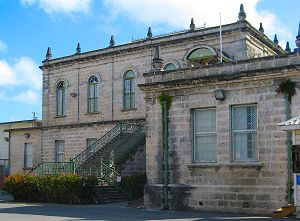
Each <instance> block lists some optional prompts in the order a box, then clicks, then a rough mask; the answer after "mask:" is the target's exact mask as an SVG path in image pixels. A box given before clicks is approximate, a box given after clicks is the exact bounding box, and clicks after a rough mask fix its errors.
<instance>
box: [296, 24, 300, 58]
mask: <svg viewBox="0 0 300 221" xmlns="http://www.w3.org/2000/svg"><path fill="white" fill-rule="evenodd" d="M295 43H296V45H297V47H298V49H297V50H298V51H299V52H300V22H299V28H298V35H297V36H296V41H295Z"/></svg>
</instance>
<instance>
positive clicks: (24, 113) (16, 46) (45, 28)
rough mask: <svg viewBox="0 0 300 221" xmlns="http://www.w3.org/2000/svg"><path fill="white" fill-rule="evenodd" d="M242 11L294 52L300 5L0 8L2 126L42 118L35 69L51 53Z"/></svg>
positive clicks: (214, 2) (29, 2) (19, 3)
mask: <svg viewBox="0 0 300 221" xmlns="http://www.w3.org/2000/svg"><path fill="white" fill-rule="evenodd" d="M241 3H244V7H245V11H246V13H247V20H248V21H250V22H251V23H252V25H253V26H254V27H257V28H258V27H259V22H263V26H264V29H265V33H266V34H267V35H268V36H269V37H270V38H271V39H273V38H274V34H275V33H276V34H277V35H278V39H279V43H280V45H281V46H282V47H284V48H285V44H286V41H289V42H290V45H291V48H292V49H294V48H295V47H296V46H295V37H296V35H297V31H298V26H299V21H300V13H299V8H300V1H299V0H285V1H283V0H247V1H241V0H226V1H224V0H210V1H205V0H185V1H183V0H151V1H150V0H0V122H6V121H14V120H25V119H32V112H36V113H37V116H38V117H39V119H41V116H42V107H41V103H42V99H41V87H42V72H41V70H39V68H38V66H39V65H41V62H42V60H44V58H45V53H46V49H47V47H48V46H51V48H52V54H53V57H54V58H57V57H62V56H67V55H70V54H73V53H74V52H75V48H76V44H77V42H80V44H81V48H82V51H83V52H84V51H89V50H95V49H99V48H103V47H107V46H108V42H109V39H110V36H111V35H112V34H113V35H114V36H115V41H116V44H122V43H126V42H129V41H131V40H132V39H137V38H143V37H145V36H146V33H147V29H148V27H149V26H151V27H152V31H153V34H154V35H156V34H163V33H168V32H171V31H175V30H180V29H184V28H187V27H188V25H189V22H190V18H191V17H193V18H194V20H195V23H196V26H198V27H200V26H204V24H205V26H206V27H211V26H216V25H218V24H219V13H220V12H221V13H222V23H223V24H226V23H229V22H235V21H236V20H237V15H238V11H239V5H240V4H241Z"/></svg>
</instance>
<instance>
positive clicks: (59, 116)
mask: <svg viewBox="0 0 300 221" xmlns="http://www.w3.org/2000/svg"><path fill="white" fill-rule="evenodd" d="M64 117H67V115H56V116H55V117H54V118H64Z"/></svg>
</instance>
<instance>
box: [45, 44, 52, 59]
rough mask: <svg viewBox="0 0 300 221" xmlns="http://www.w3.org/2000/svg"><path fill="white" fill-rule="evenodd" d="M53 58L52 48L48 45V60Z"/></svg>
mask: <svg viewBox="0 0 300 221" xmlns="http://www.w3.org/2000/svg"><path fill="white" fill-rule="evenodd" d="M51 58H52V52H51V48H50V47H48V49H47V53H46V60H51Z"/></svg>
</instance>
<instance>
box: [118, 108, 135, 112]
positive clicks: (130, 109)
mask: <svg viewBox="0 0 300 221" xmlns="http://www.w3.org/2000/svg"><path fill="white" fill-rule="evenodd" d="M136 110H137V108H135V107H134V108H128V109H123V110H121V112H127V111H136Z"/></svg>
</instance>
